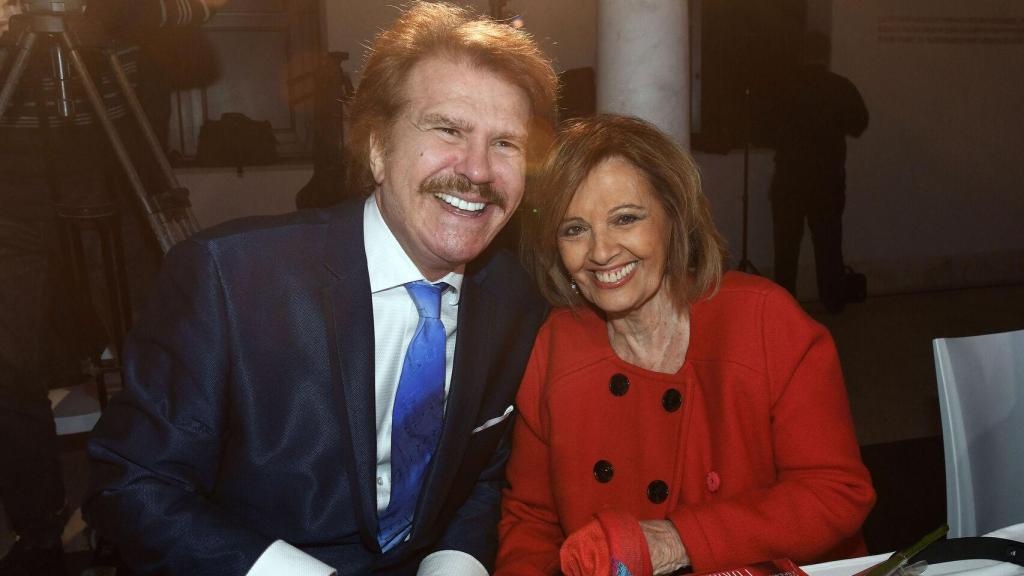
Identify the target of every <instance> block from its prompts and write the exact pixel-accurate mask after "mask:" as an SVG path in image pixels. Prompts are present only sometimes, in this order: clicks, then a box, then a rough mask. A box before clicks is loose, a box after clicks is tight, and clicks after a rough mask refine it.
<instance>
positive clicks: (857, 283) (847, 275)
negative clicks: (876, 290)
mask: <svg viewBox="0 0 1024 576" xmlns="http://www.w3.org/2000/svg"><path fill="white" fill-rule="evenodd" d="M867 297H868V277H867V276H865V275H863V274H861V273H860V272H857V271H855V270H854V269H853V268H850V267H849V266H843V301H844V302H863V301H864V299H865V298H867Z"/></svg>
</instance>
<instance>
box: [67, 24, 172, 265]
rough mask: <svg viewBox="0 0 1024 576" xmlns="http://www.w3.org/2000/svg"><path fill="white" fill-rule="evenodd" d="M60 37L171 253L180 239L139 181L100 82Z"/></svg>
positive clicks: (152, 223) (160, 238) (153, 225)
mask: <svg viewBox="0 0 1024 576" xmlns="http://www.w3.org/2000/svg"><path fill="white" fill-rule="evenodd" d="M60 37H61V41H62V42H63V43H64V46H65V47H66V48H67V50H68V54H69V55H70V56H71V64H72V65H73V66H74V67H75V70H76V71H77V72H78V75H79V78H80V79H81V80H82V87H83V88H85V94H86V96H88V97H89V102H90V103H91V104H92V108H93V112H94V113H95V114H96V118H97V119H98V120H99V121H100V125H102V126H103V131H104V132H106V133H107V137H108V139H109V140H110V144H111V146H112V147H113V148H114V153H115V154H117V159H118V161H119V162H120V163H121V167H122V168H123V169H124V172H125V175H127V176H128V182H129V183H130V184H131V187H132V190H133V191H134V192H135V197H136V198H137V199H138V200H139V202H140V203H141V204H142V208H143V211H144V212H145V213H146V218H147V219H148V220H149V223H150V226H151V228H152V229H153V233H154V234H156V239H157V241H158V242H159V243H160V248H161V249H163V251H164V252H167V251H168V250H170V249H171V246H173V245H174V244H175V242H176V241H177V239H175V238H173V237H172V236H171V235H170V234H169V233H168V230H167V227H166V223H165V221H164V218H163V214H160V212H159V210H158V209H157V208H156V206H155V205H154V202H153V201H152V199H151V198H150V196H149V194H148V193H147V192H146V188H145V186H143V184H142V179H141V178H139V173H138V171H137V170H135V166H134V165H132V159H131V156H129V155H128V150H127V149H126V148H125V146H124V142H123V141H122V140H121V137H120V136H119V135H118V133H117V128H115V127H114V123H113V121H111V120H110V116H109V115H107V109H106V107H105V106H104V105H103V98H102V96H100V93H99V90H97V88H96V83H95V82H93V79H92V76H91V75H90V74H89V70H88V68H86V66H85V61H84V60H83V59H82V55H81V54H80V53H79V52H78V48H76V47H75V45H74V43H73V42H72V40H71V37H70V36H69V35H68V33H67V32H62V33H61V35H60Z"/></svg>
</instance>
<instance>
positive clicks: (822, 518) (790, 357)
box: [669, 289, 875, 572]
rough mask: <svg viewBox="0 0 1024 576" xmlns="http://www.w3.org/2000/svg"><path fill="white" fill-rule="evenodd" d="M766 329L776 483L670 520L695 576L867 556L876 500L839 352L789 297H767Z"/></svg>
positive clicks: (777, 293)
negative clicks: (768, 563) (866, 525)
mask: <svg viewBox="0 0 1024 576" xmlns="http://www.w3.org/2000/svg"><path fill="white" fill-rule="evenodd" d="M760 324H761V330H760V332H761V334H760V336H761V337H762V338H763V345H762V349H763V351H764V356H765V357H764V358H763V359H762V360H761V362H763V364H764V366H765V373H766V377H767V382H766V385H767V386H768V388H769V394H770V395H771V396H770V397H771V402H772V405H771V433H772V439H771V441H772V449H773V452H774V457H775V479H774V482H772V483H771V484H770V485H768V486H766V487H765V488H762V489H755V490H751V491H748V492H744V493H742V494H738V495H736V496H734V497H732V498H729V499H722V500H716V499H711V500H708V501H704V502H701V503H699V504H696V505H690V506H685V507H683V508H681V509H678V510H675V511H673V512H672V513H670V514H669V519H670V520H672V522H673V523H674V524H675V526H676V529H677V530H678V532H679V535H680V537H681V539H682V541H683V544H684V545H685V546H686V549H687V552H688V553H689V556H690V559H691V562H692V565H693V569H694V572H704V571H709V570H718V569H724V568H731V567H736V566H743V565H746V564H750V563H752V562H756V561H761V560H764V559H765V558H778V557H788V558H791V559H792V560H794V561H796V562H797V563H807V562H812V561H817V560H819V559H821V558H823V557H828V556H841V555H855V554H856V553H857V552H860V553H863V550H862V546H863V540H862V539H861V537H860V527H861V524H862V523H863V522H864V519H865V517H866V516H867V514H868V512H869V511H870V510H871V507H872V505H873V504H874V501H875V493H874V490H873V489H872V487H871V480H870V477H869V474H868V471H867V469H866V468H865V467H864V465H863V463H862V462H861V459H860V449H859V447H858V445H857V440H856V437H855V435H854V429H853V422H852V419H851V416H850V410H849V405H848V401H847V398H846V390H845V387H844V385H843V379H842V373H841V370H840V365H839V358H838V355H837V354H836V349H835V345H834V344H833V342H832V339H831V337H830V336H829V334H828V332H827V331H826V330H825V329H824V328H823V327H821V326H820V325H818V324H817V323H815V322H814V321H813V320H811V319H810V318H808V317H807V316H806V314H804V312H803V311H802V310H800V308H799V306H798V305H797V303H796V302H795V301H794V300H793V299H792V298H791V297H789V295H788V294H786V293H785V292H783V291H782V290H778V289H776V290H773V291H770V292H769V293H768V295H767V296H766V297H765V301H764V303H763V308H762V318H761V319H760ZM858 547H861V548H858Z"/></svg>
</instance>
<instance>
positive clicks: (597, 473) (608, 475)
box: [594, 460, 615, 484]
mask: <svg viewBox="0 0 1024 576" xmlns="http://www.w3.org/2000/svg"><path fill="white" fill-rule="evenodd" d="M614 475H615V468H612V463H611V462H609V461H607V460H598V461H597V464H594V478H597V481H598V482H600V483H602V484H604V483H606V482H609V481H611V479H612V476H614Z"/></svg>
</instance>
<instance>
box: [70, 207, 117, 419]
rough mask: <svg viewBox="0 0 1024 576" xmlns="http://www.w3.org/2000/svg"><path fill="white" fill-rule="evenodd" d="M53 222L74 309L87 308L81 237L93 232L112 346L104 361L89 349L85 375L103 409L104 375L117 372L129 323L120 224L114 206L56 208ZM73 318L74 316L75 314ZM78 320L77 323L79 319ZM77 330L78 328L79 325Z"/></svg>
mask: <svg viewBox="0 0 1024 576" xmlns="http://www.w3.org/2000/svg"><path fill="white" fill-rule="evenodd" d="M57 221H58V227H59V229H60V242H61V248H62V252H63V253H64V254H65V255H66V257H67V258H68V260H69V262H67V266H66V268H67V270H68V271H69V272H70V278H69V280H70V283H71V292H72V293H73V294H74V295H75V300H76V304H77V310H83V309H85V307H87V306H89V305H91V302H92V289H91V286H90V284H91V283H90V279H89V271H88V266H87V261H88V260H87V258H86V255H85V235H86V233H88V232H94V233H95V234H96V237H97V240H98V242H99V247H100V254H101V255H102V258H103V282H104V284H105V288H106V294H107V308H108V318H107V322H108V326H107V329H108V330H109V334H110V341H111V345H112V347H113V358H109V359H108V358H104V357H103V356H102V355H101V354H100V353H99V352H97V351H95V350H90V351H89V354H88V358H87V360H88V364H87V365H86V366H85V372H86V373H87V374H89V376H91V377H92V378H93V381H94V382H95V384H96V398H97V400H98V401H99V403H100V408H101V409H102V408H106V406H107V380H106V376H107V374H112V373H118V374H120V371H121V358H122V356H121V345H122V341H123V340H124V335H125V333H126V332H127V331H128V328H129V327H130V326H131V323H132V312H131V302H130V299H129V296H128V279H127V276H126V271H125V266H124V243H123V241H122V239H121V223H120V218H119V215H118V210H117V206H116V205H115V204H98V205H94V206H67V205H58V206H57ZM76 317H77V315H76ZM79 321H80V320H79ZM79 329H82V327H81V326H80V327H79Z"/></svg>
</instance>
